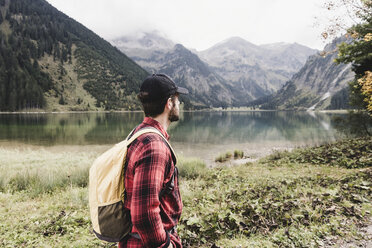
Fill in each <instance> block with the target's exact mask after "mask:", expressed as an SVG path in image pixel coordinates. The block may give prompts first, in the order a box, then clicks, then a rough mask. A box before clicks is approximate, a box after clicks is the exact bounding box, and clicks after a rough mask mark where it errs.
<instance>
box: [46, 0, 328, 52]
mask: <svg viewBox="0 0 372 248" xmlns="http://www.w3.org/2000/svg"><path fill="white" fill-rule="evenodd" d="M47 1H48V2H49V3H50V4H52V5H53V6H54V7H56V8H57V9H59V10H60V11H62V12H64V13H65V14H67V15H68V16H70V17H72V18H74V19H75V20H77V21H79V22H80V23H82V24H83V25H85V26H86V27H88V28H89V29H91V30H93V31H94V32H95V33H97V34H98V35H100V36H101V37H103V38H105V39H107V40H109V39H114V38H117V37H120V36H122V35H127V34H133V33H136V32H141V31H151V30H158V31H160V32H161V33H163V34H164V35H166V36H167V38H169V39H171V40H173V41H174V42H177V43H181V44H183V45H184V46H186V47H189V48H195V49H197V50H199V51H200V50H204V49H207V48H209V47H211V46H213V45H214V44H216V43H218V42H220V41H222V40H225V39H227V38H230V37H232V36H239V37H241V38H244V39H245V40H247V41H250V42H252V43H254V44H257V45H260V44H266V43H274V42H288V43H293V42H297V43H300V44H303V45H306V46H309V47H311V48H316V49H322V48H323V47H324V45H325V43H324V41H323V40H322V39H321V32H322V27H321V26H320V27H319V26H317V25H315V24H316V23H317V21H316V20H315V17H324V15H325V14H326V12H327V11H325V9H324V7H322V6H323V3H324V2H325V0H47ZM321 20H322V19H321ZM324 20H325V19H324Z"/></svg>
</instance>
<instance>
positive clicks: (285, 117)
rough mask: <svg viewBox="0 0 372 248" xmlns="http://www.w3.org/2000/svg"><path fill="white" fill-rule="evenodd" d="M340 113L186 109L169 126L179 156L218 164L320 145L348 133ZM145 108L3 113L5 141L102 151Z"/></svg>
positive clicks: (0, 138)
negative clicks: (229, 156) (236, 155)
mask: <svg viewBox="0 0 372 248" xmlns="http://www.w3.org/2000/svg"><path fill="white" fill-rule="evenodd" d="M337 115H339V116H340V115H343V114H340V113H321V112H288V111H230V112H229V111H221V112H217V111H209V112H182V113H181V116H180V120H179V121H178V122H175V123H172V124H171V126H170V128H169V129H168V133H169V134H170V136H171V144H172V146H173V147H174V149H175V150H176V152H177V155H178V156H183V157H196V158H200V159H202V160H204V161H205V162H206V163H207V165H209V166H214V165H217V164H218V163H216V162H214V160H215V158H216V157H217V156H218V155H220V154H222V153H225V152H228V151H230V152H233V151H234V150H241V151H243V152H244V155H245V158H244V159H242V160H240V161H236V160H231V162H228V163H230V164H233V163H244V162H249V161H252V160H256V159H258V158H260V157H262V156H265V155H268V154H270V153H271V152H273V151H275V150H284V149H287V150H291V149H293V148H296V147H300V146H310V145H318V144H322V143H324V142H330V141H334V140H337V139H340V138H342V137H344V135H343V134H342V133H341V132H339V131H337V129H336V128H335V125H334V124H335V123H334V120H333V117H335V116H337ZM143 117H144V115H143V113H142V112H109V113H106V112H93V113H85V112H83V113H28V114H20V113H17V114H4V113H3V114H0V147H6V148H9V147H13V148H19V149H33V148H35V149H39V148H40V147H42V148H44V149H47V150H56V151H69V150H72V151H79V150H81V151H90V150H92V151H98V152H103V151H105V150H106V149H108V148H109V147H111V146H112V145H113V144H115V143H117V142H120V141H121V140H123V139H124V138H125V137H126V136H127V134H128V133H129V132H130V131H131V130H132V128H134V127H135V126H136V125H138V124H139V123H140V122H141V121H142V120H143Z"/></svg>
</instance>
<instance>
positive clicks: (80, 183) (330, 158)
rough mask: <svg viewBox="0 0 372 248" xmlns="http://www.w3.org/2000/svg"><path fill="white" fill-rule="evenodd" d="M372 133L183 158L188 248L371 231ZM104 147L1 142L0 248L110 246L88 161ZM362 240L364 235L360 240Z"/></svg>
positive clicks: (321, 241)
mask: <svg viewBox="0 0 372 248" xmlns="http://www.w3.org/2000/svg"><path fill="white" fill-rule="evenodd" d="M371 144H372V139H370V138H368V139H357V140H355V139H354V140H345V141H342V142H338V143H336V144H332V145H324V146H321V147H317V148H312V149H311V148H307V149H299V150H295V151H292V152H280V153H279V152H277V153H274V154H272V155H270V156H268V157H265V158H263V159H261V160H260V161H257V162H254V163H248V164H245V165H241V166H235V167H229V168H225V167H223V166H220V167H218V168H213V169H208V168H206V166H205V164H204V163H203V162H202V161H200V160H199V159H187V158H181V159H180V161H179V167H180V176H181V178H180V187H181V193H182V196H183V202H184V212H183V214H182V219H181V223H180V225H179V226H178V230H179V234H180V236H181V238H182V240H183V243H184V246H185V247H211V246H213V247H324V246H325V247H331V246H333V245H335V244H336V243H337V242H339V240H349V239H351V240H357V241H358V240H363V238H365V237H363V233H361V232H360V230H361V226H363V225H365V224H366V223H368V220H369V219H370V218H371V211H372V206H371V201H372V196H371V194H372V190H371V186H372V169H371V158H372V148H371V147H370V146H371ZM97 155H98V152H95V151H92V152H81V151H79V152H78V151H71V150H69V151H65V152H62V151H61V152H51V151H46V150H44V149H42V148H41V149H32V150H31V149H25V150H22V151H20V150H18V149H15V148H1V149H0V220H1V221H0V246H1V247H23V246H24V247H111V246H112V245H111V244H109V243H105V242H101V241H99V240H98V239H97V238H95V236H94V235H93V234H92V232H91V226H90V220H89V211H88V208H87V204H88V198H87V188H86V186H87V183H88V181H87V180H88V169H89V167H90V165H91V163H92V161H93V160H94V158H95V157H96V156H97ZM360 242H362V241H360Z"/></svg>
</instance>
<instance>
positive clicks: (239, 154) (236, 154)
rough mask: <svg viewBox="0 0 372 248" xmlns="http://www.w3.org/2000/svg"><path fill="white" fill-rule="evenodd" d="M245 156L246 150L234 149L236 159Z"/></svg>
mask: <svg viewBox="0 0 372 248" xmlns="http://www.w3.org/2000/svg"><path fill="white" fill-rule="evenodd" d="M243 157H244V152H243V151H241V150H235V151H234V159H239V158H243Z"/></svg>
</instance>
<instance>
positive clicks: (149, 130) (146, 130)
mask: <svg viewBox="0 0 372 248" xmlns="http://www.w3.org/2000/svg"><path fill="white" fill-rule="evenodd" d="M132 133H133V131H132V132H131V134H132ZM145 133H156V134H158V135H160V137H162V138H163V140H164V141H165V142H166V144H167V145H168V147H169V149H170V150H171V153H172V156H173V157H174V160H175V161H174V164H176V163H177V156H176V153H175V152H174V150H173V148H172V146H171V144H170V143H169V142H168V140H167V139H166V138H165V137H164V135H163V134H162V133H161V132H160V131H159V130H157V129H156V128H153V127H145V128H141V129H140V130H138V131H137V132H136V133H135V134H133V135H132V136H131V134H130V135H128V137H127V139H126V140H127V145H128V146H129V145H130V144H131V143H132V142H133V141H134V140H136V139H137V138H138V137H139V136H141V135H142V134H145ZM130 136H131V137H130ZM129 137H130V138H129ZM128 138H129V139H128Z"/></svg>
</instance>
